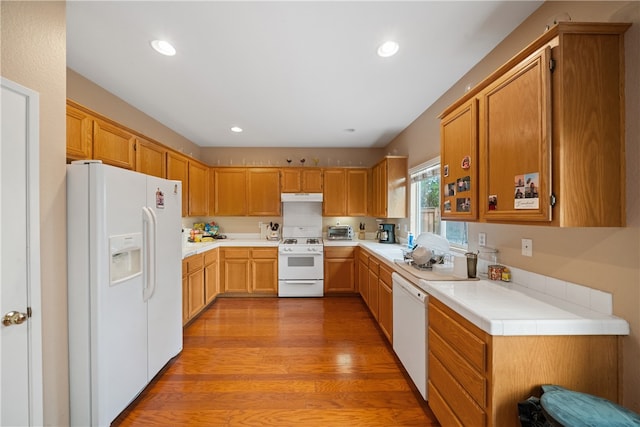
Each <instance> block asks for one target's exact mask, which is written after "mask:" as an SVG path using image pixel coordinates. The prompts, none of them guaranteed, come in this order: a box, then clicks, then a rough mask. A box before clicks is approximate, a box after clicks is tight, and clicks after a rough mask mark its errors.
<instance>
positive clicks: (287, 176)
mask: <svg viewBox="0 0 640 427" xmlns="http://www.w3.org/2000/svg"><path fill="white" fill-rule="evenodd" d="M280 185H281V191H282V192H283V193H300V192H302V175H301V171H300V169H288V168H287V169H282V170H281V171H280Z"/></svg>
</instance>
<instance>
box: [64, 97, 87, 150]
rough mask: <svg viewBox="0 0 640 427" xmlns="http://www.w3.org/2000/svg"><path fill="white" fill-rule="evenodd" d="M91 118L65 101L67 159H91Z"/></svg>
mask: <svg viewBox="0 0 640 427" xmlns="http://www.w3.org/2000/svg"><path fill="white" fill-rule="evenodd" d="M92 141H93V118H92V117H91V116H90V115H89V114H88V113H86V112H84V111H82V110H80V109H78V108H76V107H74V106H73V105H70V104H69V103H67V159H69V160H84V159H91V157H92V146H93V142H92Z"/></svg>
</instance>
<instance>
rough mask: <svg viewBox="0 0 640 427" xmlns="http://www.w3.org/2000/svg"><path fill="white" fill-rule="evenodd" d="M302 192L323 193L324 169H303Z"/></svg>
mask: <svg viewBox="0 0 640 427" xmlns="http://www.w3.org/2000/svg"><path fill="white" fill-rule="evenodd" d="M300 174H301V175H302V192H303V193H322V169H315V168H314V169H302V172H301V173H300Z"/></svg>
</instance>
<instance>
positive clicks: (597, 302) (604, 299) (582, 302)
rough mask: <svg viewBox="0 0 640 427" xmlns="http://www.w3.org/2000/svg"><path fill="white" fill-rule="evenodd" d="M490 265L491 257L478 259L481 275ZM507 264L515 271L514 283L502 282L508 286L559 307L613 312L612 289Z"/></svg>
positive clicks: (483, 274)
mask: <svg viewBox="0 0 640 427" xmlns="http://www.w3.org/2000/svg"><path fill="white" fill-rule="evenodd" d="M489 264H491V262H489V261H487V260H483V259H479V260H478V271H479V275H480V276H481V277H483V278H486V276H487V267H488V265H489ZM506 267H508V268H509V270H511V282H508V283H507V282H501V283H504V284H505V285H506V286H510V287H513V288H516V289H517V290H519V291H521V292H523V293H526V294H529V295H531V296H533V297H535V298H537V299H540V300H543V301H545V302H548V303H550V304H554V305H556V306H566V305H567V304H568V305H570V306H579V307H582V308H586V309H588V310H591V311H595V312H598V313H602V314H605V315H612V314H613V295H612V294H610V293H608V292H603V291H600V290H597V289H593V288H589V287H587V286H583V285H579V284H576V283H571V282H566V281H564V280H560V279H556V278H554V277H548V276H544V275H542V274H537V273H532V272H530V271H526V270H522V269H519V268H515V267H510V266H506Z"/></svg>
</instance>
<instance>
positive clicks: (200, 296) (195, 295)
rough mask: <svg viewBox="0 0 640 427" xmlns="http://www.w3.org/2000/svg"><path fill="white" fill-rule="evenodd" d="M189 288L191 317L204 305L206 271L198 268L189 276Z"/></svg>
mask: <svg viewBox="0 0 640 427" xmlns="http://www.w3.org/2000/svg"><path fill="white" fill-rule="evenodd" d="M187 281H188V282H187V286H188V288H189V291H188V292H189V319H191V318H193V316H195V315H196V314H198V313H199V312H200V310H202V308H203V307H204V271H203V270H198V271H196V272H195V273H192V274H189V277H188V278H187Z"/></svg>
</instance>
